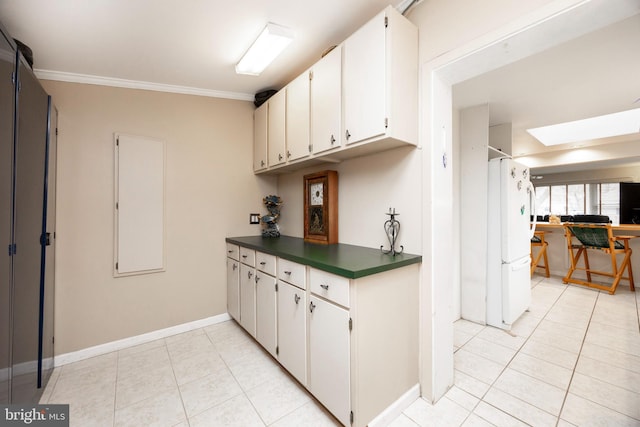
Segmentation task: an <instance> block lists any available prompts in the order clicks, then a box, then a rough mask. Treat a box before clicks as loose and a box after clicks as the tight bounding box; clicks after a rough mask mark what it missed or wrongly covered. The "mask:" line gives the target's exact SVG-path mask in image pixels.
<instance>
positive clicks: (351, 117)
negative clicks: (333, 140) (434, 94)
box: [342, 7, 418, 145]
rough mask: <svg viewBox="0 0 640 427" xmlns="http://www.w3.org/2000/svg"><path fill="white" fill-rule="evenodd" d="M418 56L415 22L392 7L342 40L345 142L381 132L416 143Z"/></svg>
mask: <svg viewBox="0 0 640 427" xmlns="http://www.w3.org/2000/svg"><path fill="white" fill-rule="evenodd" d="M417 58H418V32H417V28H416V27H415V26H414V25H413V24H412V23H411V22H409V21H407V20H406V19H405V18H404V17H403V16H402V15H401V14H400V13H399V12H397V11H396V10H395V9H394V8H392V7H388V8H386V9H385V10H384V11H383V12H381V13H380V14H378V15H376V16H375V17H374V18H373V19H372V20H371V21H369V22H368V23H366V24H365V25H364V26H363V27H361V28H360V29H359V30H358V31H356V32H355V33H354V34H353V35H352V36H351V37H349V38H348V39H347V40H346V41H345V43H344V59H343V64H342V76H343V79H344V84H343V92H342V96H343V105H344V130H345V135H344V137H345V144H355V143H358V142H361V141H368V140H379V139H382V138H391V139H395V140H397V141H401V142H405V143H409V144H414V145H415V144H417V142H418V141H417V140H418V115H417V112H418V85H417V82H418V60H417Z"/></svg>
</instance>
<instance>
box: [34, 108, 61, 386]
mask: <svg viewBox="0 0 640 427" xmlns="http://www.w3.org/2000/svg"><path fill="white" fill-rule="evenodd" d="M48 111H49V119H48V121H47V149H46V159H45V162H46V163H45V186H44V191H45V192H44V203H43V206H44V211H43V215H42V239H41V244H42V246H41V252H40V255H41V257H40V261H41V270H40V338H39V343H40V349H39V351H38V360H39V361H40V363H39V365H38V370H39V382H38V387H45V386H46V384H47V382H48V380H49V377H50V376H51V373H52V372H53V355H54V352H53V314H54V309H53V302H54V291H55V250H56V249H55V248H56V245H55V237H56V233H55V229H56V166H57V152H58V110H56V108H55V106H54V105H53V101H52V99H51V97H49V109H48Z"/></svg>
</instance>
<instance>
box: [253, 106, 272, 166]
mask: <svg viewBox="0 0 640 427" xmlns="http://www.w3.org/2000/svg"><path fill="white" fill-rule="evenodd" d="M268 107H269V106H268V105H267V104H262V105H261V106H260V107H258V108H256V111H254V112H253V170H254V171H259V170H262V169H266V167H267V137H268V136H267V110H268Z"/></svg>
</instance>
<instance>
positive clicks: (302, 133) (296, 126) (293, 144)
mask: <svg viewBox="0 0 640 427" xmlns="http://www.w3.org/2000/svg"><path fill="white" fill-rule="evenodd" d="M309 90H310V89H309V73H308V72H307V73H303V74H301V75H300V76H298V77H297V78H296V79H295V80H294V81H292V82H291V83H289V84H288V85H287V107H286V112H287V121H286V128H287V134H286V139H287V141H286V142H287V160H296V159H300V158H302V157H305V156H308V155H309V152H310V150H309V144H310V143H311V142H310V138H309V133H310V126H311V125H310V119H311V117H310V102H311V101H310V99H309Z"/></svg>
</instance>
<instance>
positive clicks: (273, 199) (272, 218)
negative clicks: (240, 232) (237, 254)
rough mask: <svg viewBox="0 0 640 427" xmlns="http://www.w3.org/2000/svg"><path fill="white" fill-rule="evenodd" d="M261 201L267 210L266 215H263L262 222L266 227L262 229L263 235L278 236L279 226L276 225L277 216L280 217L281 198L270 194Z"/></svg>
mask: <svg viewBox="0 0 640 427" xmlns="http://www.w3.org/2000/svg"><path fill="white" fill-rule="evenodd" d="M262 202H263V203H264V205H265V206H266V207H267V210H268V211H269V214H268V215H263V216H262V218H261V221H262V223H264V224H266V225H267V227H266V228H264V229H263V230H262V236H263V237H280V227H278V224H277V223H278V218H279V217H280V206H281V205H282V199H280V197H279V196H275V195H270V196H267V197H265V198H264V199H262Z"/></svg>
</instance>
